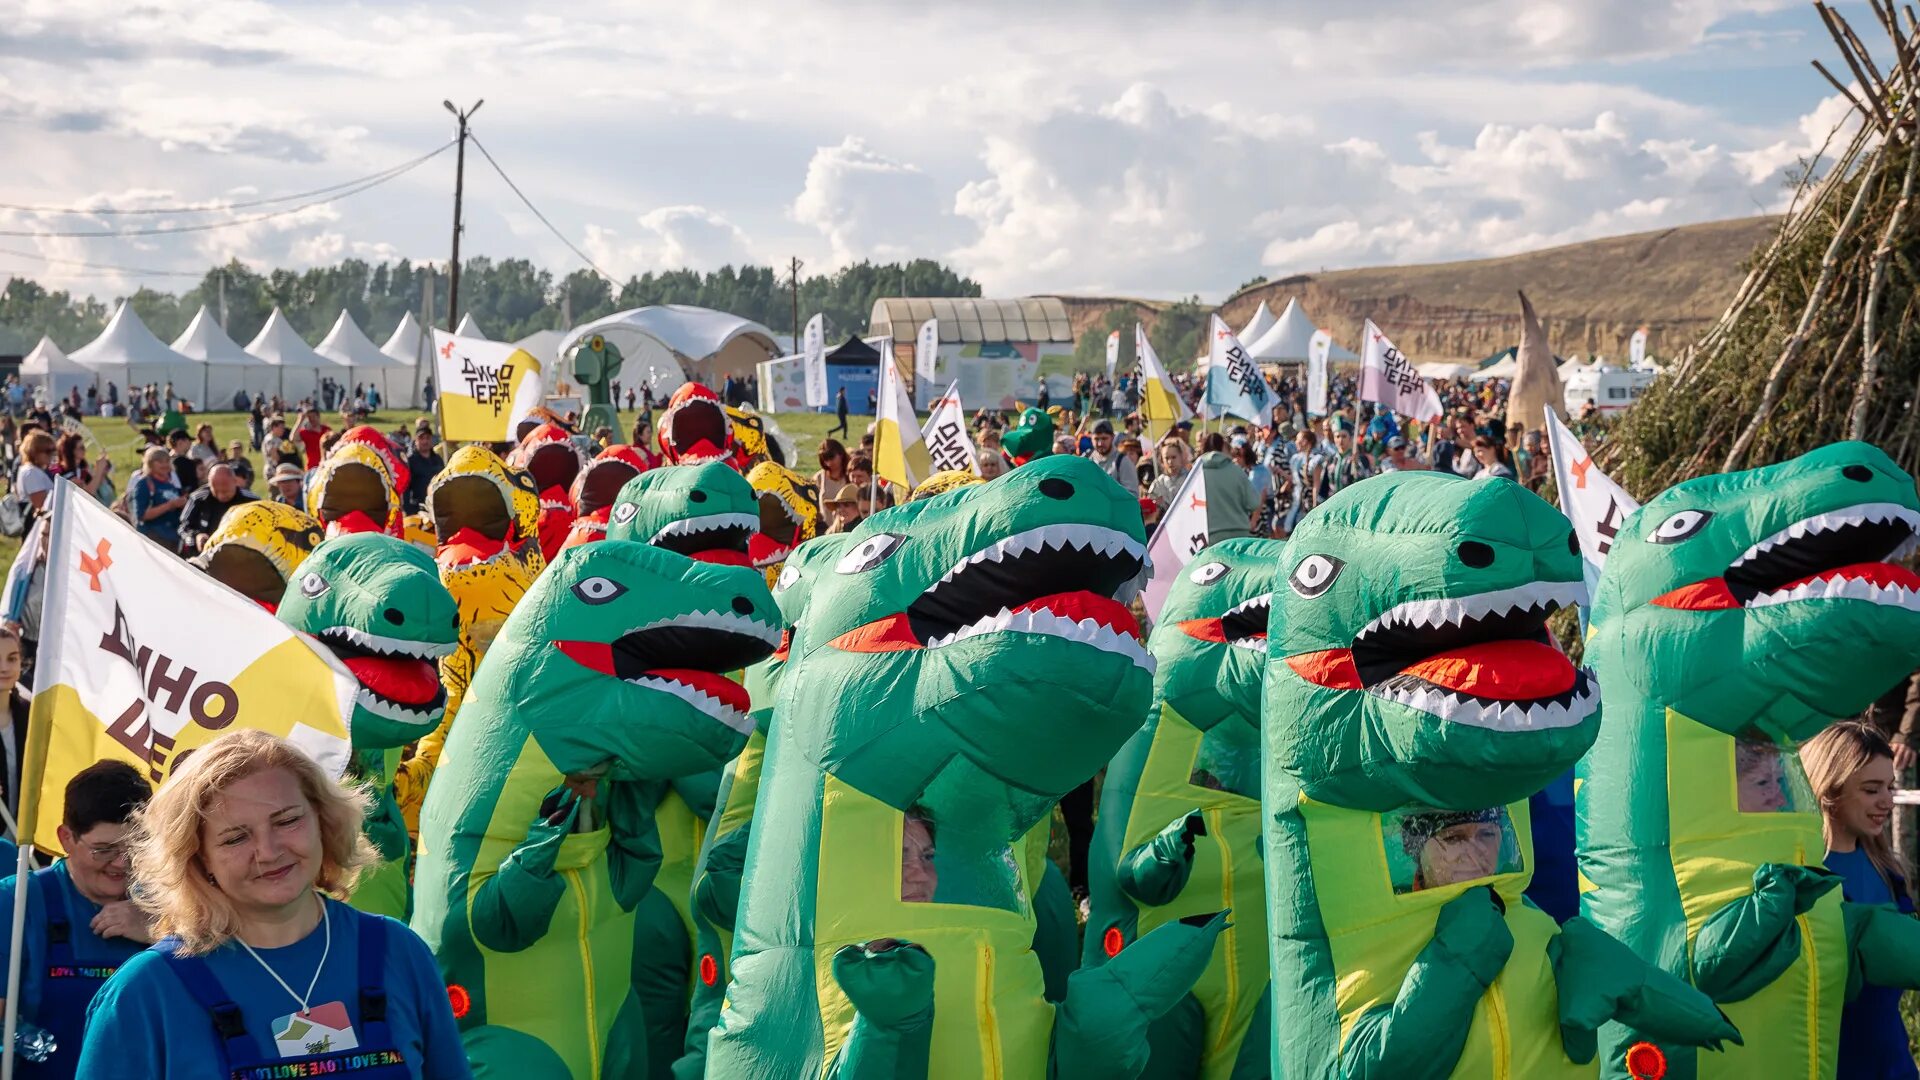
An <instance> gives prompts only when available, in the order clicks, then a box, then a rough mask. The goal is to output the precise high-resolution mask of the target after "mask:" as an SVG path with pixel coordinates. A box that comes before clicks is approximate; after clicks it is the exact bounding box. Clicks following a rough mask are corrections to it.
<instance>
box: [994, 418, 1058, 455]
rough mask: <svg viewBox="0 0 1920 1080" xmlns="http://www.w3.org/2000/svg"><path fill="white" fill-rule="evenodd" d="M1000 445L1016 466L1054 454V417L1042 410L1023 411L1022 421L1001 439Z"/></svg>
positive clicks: (1009, 429)
mask: <svg viewBox="0 0 1920 1080" xmlns="http://www.w3.org/2000/svg"><path fill="white" fill-rule="evenodd" d="M1000 445H1001V446H1002V447H1003V448H1005V450H1006V452H1007V456H1008V457H1010V458H1012V459H1013V463H1014V464H1015V465H1025V464H1026V463H1027V462H1029V461H1033V460H1035V459H1037V458H1043V457H1046V456H1048V455H1049V454H1052V453H1053V417H1052V416H1050V415H1048V414H1047V413H1046V411H1045V410H1042V409H1023V410H1021V413H1020V420H1019V422H1018V423H1016V424H1014V425H1013V427H1011V428H1008V429H1007V433H1006V434H1005V435H1002V436H1001V437H1000Z"/></svg>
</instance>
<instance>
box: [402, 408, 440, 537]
mask: <svg viewBox="0 0 1920 1080" xmlns="http://www.w3.org/2000/svg"><path fill="white" fill-rule="evenodd" d="M446 467H447V463H446V461H445V460H443V459H442V458H441V457H440V454H439V452H438V451H437V450H436V449H435V448H434V438H433V425H432V424H430V423H427V418H426V417H424V416H423V417H421V418H420V422H419V423H417V424H415V425H414V426H413V444H412V445H411V446H410V447H408V449H407V489H406V490H405V491H403V492H401V493H400V508H401V510H402V511H403V512H405V513H409V514H418V513H420V512H421V511H423V510H425V509H426V508H427V488H429V487H431V486H432V485H433V478H434V477H436V476H439V475H440V471H441V470H442V469H445V468H446Z"/></svg>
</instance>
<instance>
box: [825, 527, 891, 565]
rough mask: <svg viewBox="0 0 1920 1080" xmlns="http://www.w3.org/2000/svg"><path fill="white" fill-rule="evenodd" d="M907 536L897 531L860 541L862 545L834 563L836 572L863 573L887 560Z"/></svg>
mask: <svg viewBox="0 0 1920 1080" xmlns="http://www.w3.org/2000/svg"><path fill="white" fill-rule="evenodd" d="M906 542H907V538H906V537H904V536H900V535H899V534H897V533H878V534H875V535H873V536H869V537H867V538H866V539H865V540H862V541H860V545H859V546H858V547H856V548H854V549H853V550H852V551H849V552H847V553H846V554H845V555H842V556H840V561H839V562H837V563H835V564H834V565H833V569H834V572H835V573H840V574H861V573H865V572H866V571H868V570H871V569H873V568H874V567H876V566H879V565H880V564H881V563H883V562H886V561H887V557H888V556H890V555H892V554H893V553H894V552H896V551H899V550H900V545H901V544H904V543H906Z"/></svg>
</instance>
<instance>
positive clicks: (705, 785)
mask: <svg viewBox="0 0 1920 1080" xmlns="http://www.w3.org/2000/svg"><path fill="white" fill-rule="evenodd" d="M668 783H670V784H671V785H672V786H673V792H674V794H676V795H678V796H680V800H681V801H682V802H684V803H686V804H687V808H688V809H690V810H692V811H693V816H695V817H697V818H699V819H700V820H701V821H706V820H708V819H710V818H712V817H713V808H714V804H716V803H718V802H719V801H720V770H719V769H706V770H703V771H701V772H697V773H694V774H692V775H690V776H676V777H674V778H673V779H672V780H670V781H668Z"/></svg>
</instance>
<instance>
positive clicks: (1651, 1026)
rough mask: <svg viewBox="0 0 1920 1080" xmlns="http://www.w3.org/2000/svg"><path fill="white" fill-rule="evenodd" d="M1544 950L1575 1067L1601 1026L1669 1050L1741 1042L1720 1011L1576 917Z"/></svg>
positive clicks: (1586, 1058) (1590, 1053) (1591, 1051)
mask: <svg viewBox="0 0 1920 1080" xmlns="http://www.w3.org/2000/svg"><path fill="white" fill-rule="evenodd" d="M1547 950H1548V956H1549V957H1550V958H1551V959H1552V961H1553V975H1554V986H1555V990H1556V994H1557V998H1558V1001H1559V1007H1560V1041H1561V1043H1562V1045H1563V1046H1564V1047H1565V1048H1566V1051H1567V1057H1568V1058H1570V1059H1571V1060H1572V1061H1574V1062H1575V1063H1576V1064H1580V1065H1585V1064H1586V1063H1588V1062H1590V1061H1592V1060H1593V1059H1594V1056H1595V1054H1596V1053H1597V1052H1598V1049H1599V1031H1600V1025H1602V1024H1605V1023H1608V1022H1609V1021H1614V1020H1618V1021H1620V1022H1621V1023H1624V1024H1630V1025H1632V1026H1633V1027H1634V1028H1636V1029H1638V1030H1640V1031H1642V1032H1644V1033H1646V1034H1647V1035H1649V1036H1650V1037H1652V1038H1654V1039H1657V1040H1659V1041H1660V1042H1662V1043H1665V1044H1668V1045H1676V1046H1698V1047H1703V1048H1706V1049H1710V1050H1718V1049H1720V1046H1721V1044H1722V1043H1725V1042H1731V1043H1733V1044H1734V1045H1736V1046H1737V1045H1739V1044H1740V1041H1741V1040H1740V1032H1739V1030H1738V1029H1737V1028H1735V1027H1734V1026H1733V1021H1731V1020H1729V1019H1727V1014H1726V1013H1723V1012H1721V1011H1720V1009H1719V1008H1718V1007H1716V1006H1714V1005H1713V1004H1712V1003H1711V1002H1710V1001H1708V1000H1706V999H1704V998H1703V997H1702V996H1701V995H1700V994H1698V993H1696V992H1695V991H1694V990H1693V989H1692V988H1690V987H1688V986H1687V985H1686V984H1685V983H1683V982H1681V981H1680V980H1679V979H1676V978H1674V977H1673V976H1672V975H1669V974H1667V973H1666V972H1664V971H1662V970H1660V969H1659V968H1657V967H1654V966H1653V965H1651V964H1649V963H1647V962H1646V961H1644V960H1642V959H1640V958H1639V957H1638V956H1635V955H1634V954H1633V950H1631V949H1629V948H1627V947H1626V946H1625V945H1622V944H1620V942H1618V941H1616V940H1614V938H1612V937H1611V936H1609V935H1608V934H1606V933H1604V932H1602V931H1601V930H1599V929H1598V928H1597V927H1595V926H1594V925H1593V924H1592V923H1590V922H1588V921H1587V920H1585V919H1582V918H1580V917H1579V916H1577V915H1576V916H1574V917H1573V918H1571V919H1568V920H1567V921H1566V922H1565V923H1563V924H1561V927H1560V936H1558V937H1556V938H1554V939H1553V941H1552V942H1551V943H1549V944H1548V946H1547Z"/></svg>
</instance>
